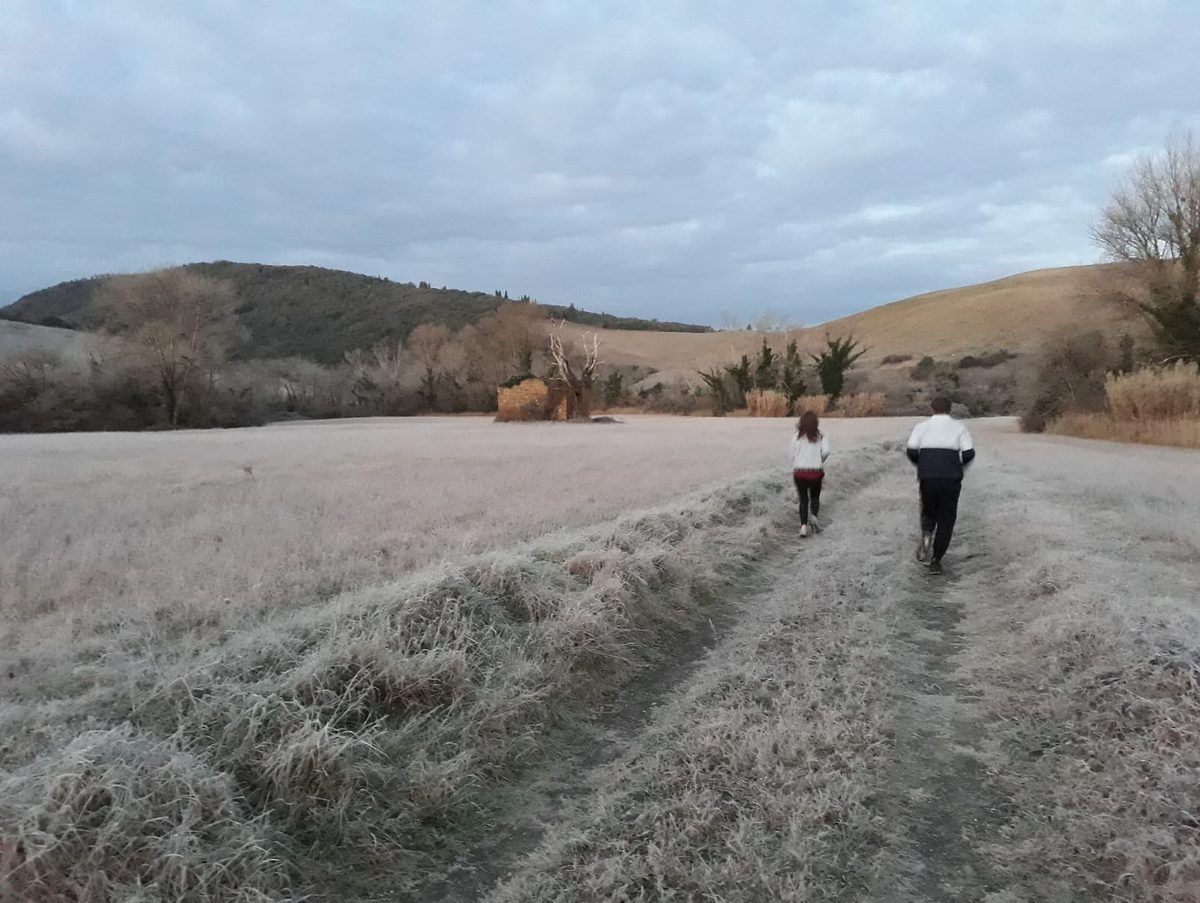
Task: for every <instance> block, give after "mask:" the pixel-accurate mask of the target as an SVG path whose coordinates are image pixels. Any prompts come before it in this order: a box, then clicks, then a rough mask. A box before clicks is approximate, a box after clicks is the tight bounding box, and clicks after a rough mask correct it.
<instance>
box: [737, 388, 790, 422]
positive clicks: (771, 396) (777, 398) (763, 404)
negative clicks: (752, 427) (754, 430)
mask: <svg viewBox="0 0 1200 903" xmlns="http://www.w3.org/2000/svg"><path fill="white" fill-rule="evenodd" d="M789 407H790V405H789V404H788V400H787V396H786V395H784V394H783V393H782V392H776V391H775V390H774V389H752V390H751V391H749V392H747V393H746V410H747V411H748V412H749V413H750V416H751V417H787V416H788V409H789Z"/></svg>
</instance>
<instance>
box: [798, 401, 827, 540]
mask: <svg viewBox="0 0 1200 903" xmlns="http://www.w3.org/2000/svg"><path fill="white" fill-rule="evenodd" d="M828 457H829V441H828V440H827V439H826V438H825V434H824V433H822V432H821V430H820V426H819V423H818V421H817V415H816V414H814V413H813V412H812V411H805V412H804V414H803V415H802V416H801V417H800V422H799V423H798V424H797V425H796V435H795V437H794V438H793V439H792V480H793V481H794V482H795V484H796V493H797V494H798V495H799V496H800V535H801V536H807V535H808V531H809V528H810V527H811V528H812V531H813V532H814V533H820V532H821V524H820V521H818V520H817V515H818V514H820V513H821V480H823V479H824V478H825V459H826V458H828ZM810 510H811V511H812V514H811V515H810V514H809V511H810Z"/></svg>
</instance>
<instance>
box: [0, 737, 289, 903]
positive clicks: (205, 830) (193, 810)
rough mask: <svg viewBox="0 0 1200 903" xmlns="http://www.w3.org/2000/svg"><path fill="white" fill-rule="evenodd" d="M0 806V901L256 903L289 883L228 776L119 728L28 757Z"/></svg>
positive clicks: (4, 787) (0, 789)
mask: <svg viewBox="0 0 1200 903" xmlns="http://www.w3.org/2000/svg"><path fill="white" fill-rule="evenodd" d="M0 801H2V802H0V854H2V855H0V866H3V867H4V870H3V872H0V898H2V899H24V900H133V899H137V900H151V899H153V900H229V901H239V900H244V901H250V900H259V901H266V900H272V899H279V898H278V897H277V896H276V895H275V894H273V893H272V891H275V890H277V889H281V888H286V887H287V886H288V883H289V882H288V876H287V872H286V869H285V868H284V867H283V866H282V865H281V863H280V860H279V858H278V856H277V855H275V854H274V853H273V851H272V849H273V847H274V843H273V841H272V839H271V836H270V832H269V831H268V830H267V826H266V825H265V824H264V822H263V820H262V819H258V818H248V817H247V814H246V812H245V811H244V808H243V802H242V801H241V800H240V799H239V796H238V793H237V790H236V787H235V785H234V781H233V779H232V778H231V777H230V776H229V775H228V774H226V773H223V772H221V771H218V770H216V769H214V768H213V767H212V766H210V765H208V764H206V763H205V762H204V761H203V760H201V759H200V758H198V757H196V756H194V755H192V754H190V753H188V752H184V751H180V750H179V749H178V748H177V747H176V746H175V744H173V743H171V742H166V741H162V740H158V739H156V738H153V737H148V736H142V735H138V734H135V733H134V732H133V731H132V730H131V729H130V728H129V726H128V725H126V726H124V727H121V728H116V729H113V730H103V731H92V732H89V733H84V734H81V735H80V736H79V737H77V738H76V739H75V740H73V741H72V742H71V743H69V744H68V745H67V746H66V747H65V748H64V749H61V750H59V751H57V752H55V753H53V754H51V755H48V756H46V757H44V758H42V759H39V760H37V761H36V762H34V763H33V764H32V765H30V766H29V767H28V768H26V769H25V770H24V771H23V772H20V773H18V774H16V775H14V776H12V777H11V778H9V779H7V780H6V781H5V782H4V783H2V784H0ZM9 838H11V840H10V839H9ZM9 847H11V849H8V848H9ZM6 849H8V851H7V852H6ZM6 891H9V892H13V893H15V894H16V896H15V897H9V896H7V894H6Z"/></svg>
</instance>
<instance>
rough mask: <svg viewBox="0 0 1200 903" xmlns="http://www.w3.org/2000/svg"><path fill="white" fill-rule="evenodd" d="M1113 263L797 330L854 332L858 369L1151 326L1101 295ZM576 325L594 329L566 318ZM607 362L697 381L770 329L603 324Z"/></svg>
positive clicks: (811, 340)
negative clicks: (1073, 333) (899, 358)
mask: <svg viewBox="0 0 1200 903" xmlns="http://www.w3.org/2000/svg"><path fill="white" fill-rule="evenodd" d="M1108 271H1109V270H1108V267H1107V266H1105V265H1097V266H1083V267H1061V268H1057V269H1046V270H1033V271H1031V272H1028V273H1021V274H1019V275H1016V276H1009V277H1007V278H1004V279H998V280H995V281H994V282H985V283H980V284H978V285H969V286H965V287H962V288H953V289H945V290H942V291H936V292H930V293H928V294H923V295H917V296H915V297H912V298H906V299H903V300H901V301H894V302H892V303H890V304H884V305H882V306H880V307H874V308H871V309H870V310H865V311H862V312H860V313H855V314H851V315H849V316H846V317H842V318H840V319H837V320H831V321H829V322H828V323H822V324H819V325H816V326H810V327H804V328H798V329H795V330H792V331H791V333H790V335H791V336H792V337H794V338H795V339H796V341H797V344H798V345H799V347H800V350H801V352H802V353H805V352H815V351H817V350H818V349H819V348H820V347H822V344H823V340H824V337H825V335H826V334H828V335H831V336H839V335H843V336H844V335H850V334H853V335H854V336H855V337H856V338H858V339H860V340H861V341H862V342H863V344H864V345H866V346H867V348H868V349H869V350H868V352H867V353H866V354H865V355H864V356H863V358H862V361H861V364H860V368H871V367H878V366H879V365H880V364H881V362H882V360H883V359H884V358H885V357H887V356H889V355H911V356H912V358H913V359H914V360H915V359H919V358H921V357H924V356H925V355H929V356H931V357H934V358H937V359H938V360H953V359H955V358H960V357H962V356H964V355H968V354H981V353H987V352H989V351H997V350H1000V349H1007V350H1009V351H1011V352H1014V353H1016V354H1028V353H1030V352H1032V351H1035V350H1036V349H1037V348H1038V347H1039V346H1040V345H1041V343H1042V342H1043V341H1044V340H1045V338H1046V337H1047V336H1050V335H1053V334H1055V333H1058V332H1061V331H1064V330H1073V329H1074V330H1083V329H1098V330H1100V331H1101V332H1104V333H1107V334H1110V335H1114V336H1115V335H1120V334H1121V333H1125V332H1128V333H1130V334H1131V335H1133V336H1134V337H1135V338H1136V337H1142V336H1144V335H1146V334H1147V333H1146V327H1145V324H1144V323H1143V321H1142V319H1141V317H1140V316H1139V315H1138V314H1136V313H1134V312H1132V311H1130V310H1127V309H1124V308H1121V307H1119V306H1116V305H1114V304H1112V303H1111V302H1106V301H1103V300H1100V299H1098V297H1097V293H1096V292H1097V282H1098V281H1099V280H1103V279H1104V278H1105V275H1106V273H1107V272H1108ZM567 329H568V330H569V331H570V332H572V333H574V334H576V335H579V334H582V333H583V332H586V331H587V330H586V329H585V328H583V327H580V326H577V325H573V324H568V326H567ZM600 332H601V335H602V343H603V348H604V354H603V356H604V359H605V361H606V362H607V363H609V364H612V365H616V366H623V365H629V366H632V365H638V366H640V367H654V368H656V369H658V370H659V371H661V373H662V374H663V375H664V376H667V375H678V376H679V377H681V378H685V379H687V380H688V381H690V382H698V380H696V379H694V377H695V371H696V370H697V369H703V368H707V367H711V366H719V365H722V364H726V363H730V362H732V361H734V360H736V358H737V357H738V355H741V354H753V353H754V351H755V350H756V349H757V348H758V347H759V345H760V344H761V342H762V338H763V336H762V333H758V332H753V331H747V330H738V331H730V332H714V333H706V334H702V335H685V334H667V333H661V332H653V333H650V332H647V333H637V332H630V331H625V330H611V329H605V330H600Z"/></svg>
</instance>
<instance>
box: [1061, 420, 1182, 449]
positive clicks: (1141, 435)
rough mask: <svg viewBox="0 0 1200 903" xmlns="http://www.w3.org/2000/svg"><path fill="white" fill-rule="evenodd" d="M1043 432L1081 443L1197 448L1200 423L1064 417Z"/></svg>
mask: <svg viewBox="0 0 1200 903" xmlns="http://www.w3.org/2000/svg"><path fill="white" fill-rule="evenodd" d="M1046 432H1047V433H1050V434H1051V435H1055V436H1076V437H1078V438H1080V439H1106V440H1108V441H1110V442H1141V443H1144V444H1146V445H1173V446H1176V447H1177V448H1200V419H1175V420H1118V419H1117V418H1115V417H1113V416H1112V415H1111V414H1064V415H1063V416H1062V417H1059V418H1058V419H1057V420H1055V421H1053V422H1052V423H1051V424H1050V425H1049V426H1048V427H1047V428H1046Z"/></svg>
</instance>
